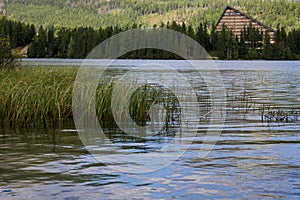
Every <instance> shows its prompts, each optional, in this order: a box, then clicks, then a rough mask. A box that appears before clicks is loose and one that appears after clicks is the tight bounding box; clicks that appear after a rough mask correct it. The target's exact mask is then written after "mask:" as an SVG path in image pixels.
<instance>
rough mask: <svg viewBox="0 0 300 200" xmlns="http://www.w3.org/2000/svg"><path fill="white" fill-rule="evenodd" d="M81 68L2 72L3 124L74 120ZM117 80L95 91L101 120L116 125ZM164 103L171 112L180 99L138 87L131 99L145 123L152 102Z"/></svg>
mask: <svg viewBox="0 0 300 200" xmlns="http://www.w3.org/2000/svg"><path fill="white" fill-rule="evenodd" d="M77 71H78V68H76V67H45V66H43V67H26V68H19V69H17V70H2V71H0V122H1V123H0V125H1V124H2V125H4V124H5V125H10V126H24V125H49V124H51V125H55V124H57V123H59V122H62V121H63V120H65V119H72V117H73V116H72V92H73V86H74V81H75V79H76V74H77ZM113 88H114V82H113V81H108V82H106V83H99V85H98V88H97V91H96V102H95V107H96V114H97V116H98V120H99V121H100V122H102V123H106V124H108V125H109V126H111V125H114V117H113V114H112V111H111V95H112V91H113ZM157 102H160V103H163V104H164V106H165V107H166V109H167V113H168V116H169V118H170V116H171V114H170V113H175V111H176V112H178V107H177V106H176V104H177V99H176V98H174V96H173V97H172V94H171V93H170V92H167V93H165V92H163V90H162V89H156V90H155V89H153V88H152V87H151V86H145V87H141V88H139V89H138V90H137V91H136V92H135V93H134V94H133V95H132V96H131V98H130V107H129V109H130V110H129V112H130V115H131V117H132V118H133V120H135V121H136V122H141V123H142V124H146V123H147V121H149V116H148V115H147V113H148V111H149V109H150V107H151V105H153V104H154V103H157Z"/></svg>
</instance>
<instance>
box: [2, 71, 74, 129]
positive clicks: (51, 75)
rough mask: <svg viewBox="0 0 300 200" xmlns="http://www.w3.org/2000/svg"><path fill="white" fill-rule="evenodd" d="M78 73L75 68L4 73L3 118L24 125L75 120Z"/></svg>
mask: <svg viewBox="0 0 300 200" xmlns="http://www.w3.org/2000/svg"><path fill="white" fill-rule="evenodd" d="M76 73H77V69H76V68H71V67H63V68H54V67H28V68H22V69H19V70H14V71H10V70H9V71H7V70H3V71H0V119H1V120H2V121H3V122H7V123H9V124H12V125H20V124H32V123H34V124H37V123H54V122H57V121H59V120H61V119H64V118H69V117H71V115H72V89H73V83H74V80H75V77H76Z"/></svg>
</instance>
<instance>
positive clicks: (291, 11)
mask: <svg viewBox="0 0 300 200" xmlns="http://www.w3.org/2000/svg"><path fill="white" fill-rule="evenodd" d="M226 4H230V5H233V6H236V7H237V8H239V9H241V10H245V9H246V8H247V14H249V15H252V17H254V18H259V20H261V21H263V22H264V23H266V24H268V25H272V26H273V27H274V26H276V27H275V28H274V29H275V30H276V32H275V43H271V42H270V38H269V36H268V34H264V33H261V32H259V31H258V30H257V29H255V28H253V27H245V28H244V30H242V33H241V38H240V40H239V39H238V38H236V37H235V36H234V34H233V33H232V32H231V31H230V30H229V29H227V28H226V27H225V26H224V27H223V29H222V31H220V32H216V31H215V30H214V26H215V22H216V20H218V18H219V17H220V15H221V14H222V11H223V9H224V8H225V6H226ZM0 8H1V9H0V11H1V12H2V15H4V16H2V17H1V18H0V37H1V38H2V40H3V41H8V42H9V46H10V47H11V49H21V48H23V47H29V49H28V53H27V55H26V57H30V58H85V57H86V56H87V54H88V53H89V52H90V51H91V50H92V49H93V48H94V47H95V46H96V45H98V44H99V43H100V42H102V41H104V40H105V39H107V38H109V37H111V36H112V35H114V34H117V33H119V32H122V31H126V30H130V29H134V28H144V27H146V26H150V25H151V26H152V27H153V28H168V29H172V30H176V31H179V32H181V33H183V34H186V35H188V36H190V37H191V38H193V39H195V40H196V41H197V42H199V43H200V44H201V45H202V46H203V47H204V48H205V49H206V50H207V51H208V52H209V53H210V55H211V56H213V57H217V58H219V59H281V60H282V59H300V56H299V55H300V23H299V19H300V3H299V2H298V1H282V0H273V1H270V0H265V1H257V0H254V1H247V0H229V1H219V0H217V1H211V0H209V1H208V0H202V1H194V0H186V1H168V0H165V1H154V0H147V1H142V0H122V1H121V0H111V1H104V0H98V1H92V0H84V1H83V0H68V1H63V0H5V1H3V3H1V5H0ZM95 8H97V9H96V10H95ZM61 12H62V13H63V14H62V13H61ZM41 14H42V15H43V16H41ZM155 16H156V17H157V19H159V20H158V21H157V20H154V18H153V17H155ZM165 16H169V17H167V18H165ZM16 19H17V20H16ZM152 19H153V20H152ZM165 21H166V22H165ZM6 46H7V43H6ZM122 58H138V59H142V58H148V59H179V58H178V57H177V56H176V55H173V54H170V53H168V52H162V51H159V50H154V49H142V50H138V51H136V52H131V53H128V54H126V55H123V56H122Z"/></svg>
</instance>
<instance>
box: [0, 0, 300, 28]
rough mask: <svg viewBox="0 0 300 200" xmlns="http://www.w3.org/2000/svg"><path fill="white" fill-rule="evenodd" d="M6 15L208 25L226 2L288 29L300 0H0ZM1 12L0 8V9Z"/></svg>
mask: <svg viewBox="0 0 300 200" xmlns="http://www.w3.org/2000/svg"><path fill="white" fill-rule="evenodd" d="M0 2H3V3H4V6H3V7H2V8H1V9H0V10H2V11H3V14H4V15H6V16H11V17H13V18H14V19H17V20H20V21H22V22H26V23H34V24H35V25H36V26H40V25H44V27H48V26H52V25H54V26H56V27H57V26H61V27H73V28H74V27H80V26H81V27H86V26H87V27H94V28H98V27H107V26H117V25H118V26H124V25H127V24H129V25H130V26H132V25H133V24H134V23H135V24H138V25H142V26H153V25H154V24H160V23H165V24H166V23H167V21H173V20H174V21H176V22H182V21H185V22H186V23H187V24H191V25H192V26H193V27H194V28H196V27H197V26H198V24H199V23H200V22H202V23H205V21H206V22H208V23H207V26H208V27H209V28H211V27H212V26H213V25H214V24H215V22H216V21H217V20H218V19H219V17H220V15H221V14H222V12H223V10H224V8H225V7H226V5H230V6H233V7H236V8H237V9H239V10H240V11H242V12H245V13H246V14H248V15H249V16H252V17H253V18H257V19H258V20H259V21H262V22H263V23H264V24H267V25H269V26H271V27H273V28H276V27H277V25H278V24H280V25H281V26H284V27H286V28H287V29H288V30H289V31H290V30H291V29H293V28H296V29H298V28H300V23H299V22H300V2H299V1H295V0H264V1H262V0H251V1H249V0H109V1H108V0H67V1H66V0H0ZM0 12H1V11H0Z"/></svg>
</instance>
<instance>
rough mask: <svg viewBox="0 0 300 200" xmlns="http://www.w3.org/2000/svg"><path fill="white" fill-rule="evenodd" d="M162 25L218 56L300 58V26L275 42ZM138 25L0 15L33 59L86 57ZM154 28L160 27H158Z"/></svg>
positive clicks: (141, 55) (145, 53) (142, 53)
mask: <svg viewBox="0 0 300 200" xmlns="http://www.w3.org/2000/svg"><path fill="white" fill-rule="evenodd" d="M159 27H161V28H168V29H172V30H175V31H179V32H181V33H183V34H186V35H188V36H190V37H191V38H193V39H195V40H196V41H197V42H199V43H200V44H201V45H202V46H203V47H204V48H205V49H206V50H207V51H208V52H209V53H210V55H212V56H214V57H218V58H219V59H281V60H283V59H300V56H299V55H300V29H293V30H292V31H290V32H286V30H285V28H283V27H282V28H279V29H277V31H276V32H275V42H274V43H271V41H270V37H269V34H264V33H262V32H260V31H259V30H258V29H255V28H253V27H252V26H250V27H245V28H244V29H243V30H242V31H241V38H240V39H238V38H237V37H236V36H234V34H233V33H232V32H231V30H229V29H227V28H226V27H225V26H223V28H222V31H220V32H216V31H214V29H213V30H212V31H209V28H208V25H207V24H202V23H200V24H199V26H198V27H197V28H196V29H194V28H193V26H191V25H186V24H185V23H182V24H178V23H176V22H175V21H173V22H171V23H167V24H166V25H165V24H163V23H162V24H161V25H160V26H159ZM134 28H137V25H136V24H133V26H127V27H125V28H124V27H118V26H115V27H112V26H109V27H106V28H99V29H94V28H89V27H78V28H73V29H72V28H65V27H59V28H55V27H54V26H51V27H48V28H44V27H43V26H40V27H39V28H38V30H37V32H36V31H35V30H36V28H35V26H34V25H32V24H24V23H21V22H17V21H11V20H8V19H7V18H5V17H2V18H0V38H4V40H3V41H8V43H9V46H10V47H11V48H17V47H24V46H27V45H29V50H28V57H31V58H85V57H86V56H87V54H88V53H89V52H90V51H91V50H92V49H93V48H94V47H95V46H97V45H98V44H99V43H101V42H102V41H104V40H105V39H107V38H109V37H111V36H112V35H114V34H117V33H120V32H122V31H126V30H129V29H134ZM154 28H157V26H155V27H154ZM122 58H136V59H145V58H147V59H180V58H179V57H178V56H176V55H174V54H172V53H170V52H164V51H161V50H157V49H141V50H138V51H135V52H130V53H128V54H126V55H123V56H122Z"/></svg>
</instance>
